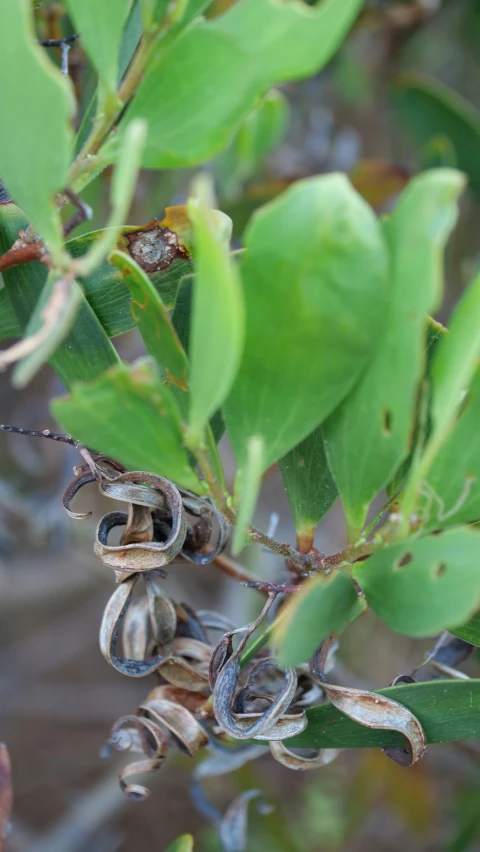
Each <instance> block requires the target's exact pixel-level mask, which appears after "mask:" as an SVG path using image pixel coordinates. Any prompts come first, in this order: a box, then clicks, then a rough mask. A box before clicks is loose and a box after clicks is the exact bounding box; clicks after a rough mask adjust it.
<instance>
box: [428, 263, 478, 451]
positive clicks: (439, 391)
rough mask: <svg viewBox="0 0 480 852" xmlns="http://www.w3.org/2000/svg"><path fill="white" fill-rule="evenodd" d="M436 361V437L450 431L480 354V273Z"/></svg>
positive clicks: (434, 395) (434, 365) (467, 294)
mask: <svg viewBox="0 0 480 852" xmlns="http://www.w3.org/2000/svg"><path fill="white" fill-rule="evenodd" d="M448 331H449V333H448V334H446V335H445V336H444V337H443V339H442V340H441V342H440V343H439V346H438V348H437V350H436V352H435V357H434V361H433V365H432V404H431V405H432V420H433V434H432V440H435V435H436V434H438V433H439V432H441V433H442V435H444V434H446V433H448V431H449V429H450V428H451V426H452V425H453V423H454V422H455V419H456V416H457V413H458V410H459V407H460V405H461V403H462V402H463V400H464V399H465V395H466V392H467V391H468V388H469V385H470V381H471V379H472V376H473V374H474V373H475V370H476V367H477V364H478V359H479V357H480V275H479V276H477V278H476V279H475V280H474V281H473V283H472V284H471V285H470V287H469V288H468V289H467V291H466V293H465V294H464V295H463V297H462V299H461V301H460V304H459V305H458V306H457V308H456V309H455V311H454V313H453V317H452V319H451V320H450V322H449V325H448Z"/></svg>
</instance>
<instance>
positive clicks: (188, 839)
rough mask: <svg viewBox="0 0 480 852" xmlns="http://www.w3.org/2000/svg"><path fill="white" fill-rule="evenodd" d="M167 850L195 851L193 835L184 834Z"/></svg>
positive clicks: (172, 851) (170, 851)
mask: <svg viewBox="0 0 480 852" xmlns="http://www.w3.org/2000/svg"><path fill="white" fill-rule="evenodd" d="M165 852H193V837H192V835H191V834H182V836H181V837H177V839H176V840H174V841H173V843H170V846H169V847H168V848H167V849H166V850H165Z"/></svg>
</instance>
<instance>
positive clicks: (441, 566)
mask: <svg viewBox="0 0 480 852" xmlns="http://www.w3.org/2000/svg"><path fill="white" fill-rule="evenodd" d="M447 567H448V566H447V563H446V562H439V563H438V565H436V566H435V569H434V571H433V573H434V576H435V577H443V575H444V574H445V571H446V570H447Z"/></svg>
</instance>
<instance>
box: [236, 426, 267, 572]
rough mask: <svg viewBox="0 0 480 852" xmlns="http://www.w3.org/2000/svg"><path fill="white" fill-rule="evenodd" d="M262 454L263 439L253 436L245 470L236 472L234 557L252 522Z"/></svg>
mask: <svg viewBox="0 0 480 852" xmlns="http://www.w3.org/2000/svg"><path fill="white" fill-rule="evenodd" d="M264 454H265V447H264V444H263V439H262V438H260V437H258V436H257V435H253V436H252V437H251V438H249V440H248V446H247V463H246V465H245V468H244V469H243V470H241V471H239V472H238V474H237V479H236V482H235V498H236V503H237V505H238V512H237V520H236V523H235V529H234V532H233V542H232V553H233V555H234V556H236V554H237V553H240V551H241V550H242V549H243V547H244V546H245V544H246V543H247V541H246V533H247V528H248V525H249V524H250V523H251V522H252V518H253V513H254V511H255V507H256V505H257V500H258V495H259V492H260V486H261V484H262V473H263V469H264V462H263V457H264Z"/></svg>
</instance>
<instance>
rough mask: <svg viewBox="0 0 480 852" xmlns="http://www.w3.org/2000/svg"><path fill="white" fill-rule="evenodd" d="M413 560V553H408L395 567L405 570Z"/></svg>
mask: <svg viewBox="0 0 480 852" xmlns="http://www.w3.org/2000/svg"><path fill="white" fill-rule="evenodd" d="M412 559H413V556H412V554H411V553H408V552H407V553H404V554H403V556H402V557H401V558H400V559H399V560H398V562H397V564H396V566H395V567H396V568H405V565H408V563H409V562H411V561H412Z"/></svg>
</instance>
